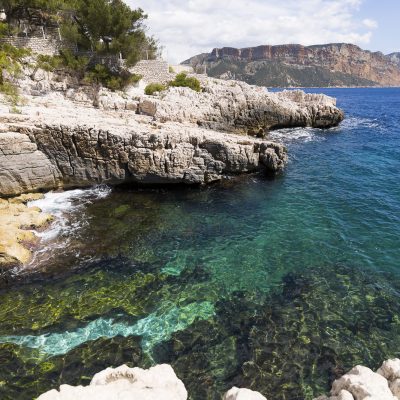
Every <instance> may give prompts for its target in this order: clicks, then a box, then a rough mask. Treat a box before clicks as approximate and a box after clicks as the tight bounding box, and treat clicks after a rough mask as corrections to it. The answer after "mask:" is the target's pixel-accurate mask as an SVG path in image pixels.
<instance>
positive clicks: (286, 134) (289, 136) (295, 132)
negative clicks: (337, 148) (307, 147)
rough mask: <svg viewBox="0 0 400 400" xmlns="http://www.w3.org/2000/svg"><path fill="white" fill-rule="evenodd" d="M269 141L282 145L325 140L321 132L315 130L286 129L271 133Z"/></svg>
mask: <svg viewBox="0 0 400 400" xmlns="http://www.w3.org/2000/svg"><path fill="white" fill-rule="evenodd" d="M268 139H272V140H276V141H278V142H281V143H290V142H296V141H300V142H311V141H316V140H323V136H321V134H320V131H319V130H317V129H315V128H285V129H278V130H276V131H271V132H270V133H269V134H268Z"/></svg>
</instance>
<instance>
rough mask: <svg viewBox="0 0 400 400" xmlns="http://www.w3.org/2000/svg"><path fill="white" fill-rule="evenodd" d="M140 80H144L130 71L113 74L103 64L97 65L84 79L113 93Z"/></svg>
mask: <svg viewBox="0 0 400 400" xmlns="http://www.w3.org/2000/svg"><path fill="white" fill-rule="evenodd" d="M140 79H142V77H141V76H140V75H135V74H131V73H130V72H128V71H120V72H119V73H115V72H112V71H110V69H109V68H107V67H106V66H105V65H102V64H96V65H95V66H94V68H92V69H91V70H90V71H88V72H86V74H85V77H84V81H85V82H86V83H91V84H98V85H102V86H105V87H106V88H108V89H110V90H113V91H115V90H122V89H124V88H125V87H126V86H128V85H130V84H132V83H136V82H138V81H140Z"/></svg>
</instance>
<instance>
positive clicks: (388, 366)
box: [376, 358, 400, 381]
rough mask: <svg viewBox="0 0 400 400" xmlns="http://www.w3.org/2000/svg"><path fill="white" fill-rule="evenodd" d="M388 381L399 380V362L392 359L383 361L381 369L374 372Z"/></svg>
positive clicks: (396, 359)
mask: <svg viewBox="0 0 400 400" xmlns="http://www.w3.org/2000/svg"><path fill="white" fill-rule="evenodd" d="M376 372H377V373H378V374H380V375H382V376H383V377H384V378H386V379H387V380H388V381H394V380H396V379H400V360H399V359H398V358H394V359H392V360H387V361H384V362H383V364H382V365H381V367H380V368H379V369H378V371H376Z"/></svg>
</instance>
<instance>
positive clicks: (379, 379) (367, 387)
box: [38, 358, 400, 400]
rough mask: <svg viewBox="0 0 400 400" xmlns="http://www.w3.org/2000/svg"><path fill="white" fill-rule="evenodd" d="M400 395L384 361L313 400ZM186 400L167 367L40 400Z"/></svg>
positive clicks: (244, 393)
mask: <svg viewBox="0 0 400 400" xmlns="http://www.w3.org/2000/svg"><path fill="white" fill-rule="evenodd" d="M399 395H400V360H399V359H397V358H396V359H393V360H388V361H385V362H384V363H383V364H382V366H381V368H379V369H378V371H377V372H373V371H372V370H370V369H369V368H366V367H363V366H356V367H354V368H353V369H352V370H351V371H349V372H348V373H347V374H345V375H343V376H342V377H341V378H339V379H337V380H336V381H335V382H334V383H333V385H332V390H331V396H330V397H329V396H320V397H318V398H317V399H314V400H397V399H399V398H400V397H399ZM69 399H80V400H91V399H104V400H114V399H115V400H117V399H118V400H122V399H135V400H153V399H154V400H158V399H163V400H186V399H187V392H186V389H185V386H184V384H183V383H182V381H180V380H179V379H178V378H177V376H176V375H175V373H174V371H173V369H172V368H171V367H170V366H169V365H166V364H163V365H158V366H156V367H153V368H150V369H149V370H143V369H140V368H128V367H127V366H126V365H123V366H121V367H119V368H116V369H112V368H107V369H106V370H104V371H102V372H100V373H98V374H96V375H95V376H94V377H93V379H92V381H91V383H90V386H87V387H82V386H78V387H73V386H68V385H61V387H60V391H59V392H58V391H57V390H54V389H53V390H50V391H49V392H47V393H45V394H42V395H41V396H39V398H38V400H69ZM223 400H266V398H265V397H264V396H263V395H262V394H260V393H258V392H255V391H252V390H249V389H239V388H237V387H233V388H232V389H230V390H229V391H228V392H226V393H225V395H224V396H223Z"/></svg>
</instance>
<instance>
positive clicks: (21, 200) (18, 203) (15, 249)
mask: <svg viewBox="0 0 400 400" xmlns="http://www.w3.org/2000/svg"><path fill="white" fill-rule="evenodd" d="M41 197H42V195H40V194H33V195H22V196H20V197H16V198H12V199H9V200H4V199H0V227H1V228H0V272H1V271H2V270H5V269H9V268H12V267H15V266H18V265H21V264H25V263H27V262H29V261H30V259H31V252H30V250H29V248H30V247H32V246H33V245H34V244H35V243H36V241H37V238H36V236H35V234H34V233H33V232H32V231H31V229H40V228H42V227H44V226H46V225H48V224H49V223H50V221H51V220H52V217H51V215H49V214H44V213H42V212H41V210H40V209H39V208H38V207H28V206H27V205H26V203H27V202H28V201H30V200H37V199H38V198H41Z"/></svg>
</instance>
